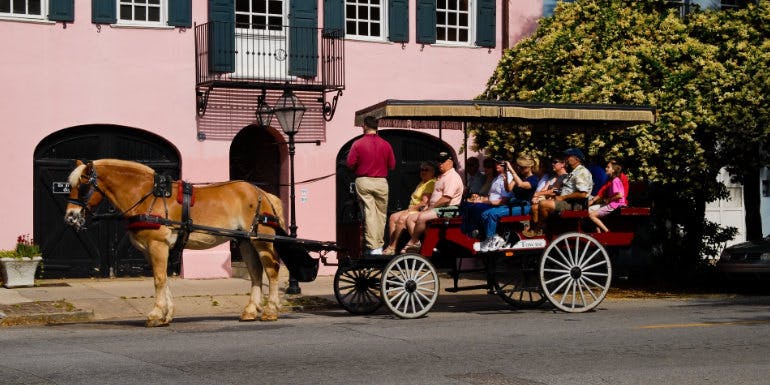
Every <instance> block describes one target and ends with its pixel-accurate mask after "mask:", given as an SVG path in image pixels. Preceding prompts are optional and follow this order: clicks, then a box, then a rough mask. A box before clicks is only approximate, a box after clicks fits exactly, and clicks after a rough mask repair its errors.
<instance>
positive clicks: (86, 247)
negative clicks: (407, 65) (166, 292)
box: [33, 125, 180, 277]
mask: <svg viewBox="0 0 770 385" xmlns="http://www.w3.org/2000/svg"><path fill="white" fill-rule="evenodd" d="M101 158H118V159H127V160H133V161H137V162H141V163H144V164H146V165H148V166H150V167H152V168H153V169H155V171H157V172H159V173H165V174H169V175H172V176H173V177H174V178H179V174H180V173H179V170H180V161H179V153H178V152H177V151H176V149H175V148H174V146H172V145H171V144H170V143H169V142H167V141H166V140H165V139H163V138H161V137H159V136H157V135H155V134H152V133H149V132H146V131H142V130H138V129H134V128H130V127H123V126H114V125H87V126H78V127H73V128H67V129H64V130H61V131H58V132H56V133H53V134H51V135H49V136H48V137H46V138H45V139H43V140H42V141H41V142H40V144H38V146H37V148H36V149H35V155H34V170H33V177H34V186H33V194H34V203H33V211H34V213H33V215H34V224H33V237H34V238H35V240H36V241H37V242H38V243H40V245H41V248H42V250H43V255H44V256H45V260H44V264H45V269H44V270H43V275H44V276H45V277H108V276H133V275H150V274H151V271H150V269H149V265H148V264H147V262H146V261H145V259H144V256H143V255H142V254H141V253H140V252H139V251H137V250H136V249H134V247H133V246H131V244H130V242H129V240H128V236H127V233H126V229H125V222H124V221H122V220H119V219H114V220H102V221H98V222H93V223H90V224H89V226H88V228H87V229H85V230H83V231H80V232H75V231H74V230H73V229H72V227H70V226H67V225H65V224H64V220H63V219H62V218H64V210H65V207H66V201H65V199H66V197H67V195H66V194H62V193H60V192H59V191H54V188H53V184H54V182H66V181H67V177H68V176H69V173H70V172H71V171H72V169H73V168H74V165H75V160H76V159H81V160H94V159H101ZM114 212H115V208H114V207H112V205H110V204H109V202H107V201H106V200H104V201H103V202H102V204H101V205H99V207H97V209H96V213H97V214H107V213H114ZM172 272H178V265H177V266H173V267H172Z"/></svg>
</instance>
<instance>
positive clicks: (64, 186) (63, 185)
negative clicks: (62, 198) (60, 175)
mask: <svg viewBox="0 0 770 385" xmlns="http://www.w3.org/2000/svg"><path fill="white" fill-rule="evenodd" d="M51 191H52V192H53V193H54V194H69V193H70V184H69V182H53V185H52V186H51Z"/></svg>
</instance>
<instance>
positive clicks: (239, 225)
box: [65, 100, 655, 326]
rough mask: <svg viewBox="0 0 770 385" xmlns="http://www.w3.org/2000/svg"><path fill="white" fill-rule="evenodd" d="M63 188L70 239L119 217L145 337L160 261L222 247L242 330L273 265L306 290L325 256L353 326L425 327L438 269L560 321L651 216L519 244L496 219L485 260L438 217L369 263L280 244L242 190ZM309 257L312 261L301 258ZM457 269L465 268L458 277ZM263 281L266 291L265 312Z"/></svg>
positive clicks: (104, 164) (350, 246) (492, 115)
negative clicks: (417, 323) (95, 221)
mask: <svg viewBox="0 0 770 385" xmlns="http://www.w3.org/2000/svg"><path fill="white" fill-rule="evenodd" d="M367 116H373V117H375V118H378V119H380V121H381V122H382V125H383V126H388V127H406V128H418V129H419V128H437V129H439V130H443V129H462V130H463V132H465V128H466V125H467V124H468V123H493V124H494V123H497V124H517V125H521V126H525V127H528V128H529V129H534V130H537V129H541V128H542V129H546V130H553V129H560V128H562V127H571V128H574V127H576V126H578V127H587V128H590V129H591V130H604V129H617V128H623V127H628V126H633V125H638V124H644V123H650V122H653V121H654V117H655V113H654V110H653V109H652V108H650V107H634V106H617V105H612V106H611V105H564V104H560V105H557V104H532V103H521V102H502V101H478V100H474V101H403V100H401V101H400V100H386V101H384V102H382V103H378V104H375V105H373V106H371V107H368V108H365V109H362V110H360V111H358V112H356V116H355V121H356V124H357V125H361V123H362V122H363V120H364V118H365V117H367ZM466 138H467V136H466ZM69 183H70V185H71V191H70V195H69V198H68V203H67V208H66V213H65V221H66V222H67V223H68V224H70V225H72V226H73V227H74V228H75V229H76V230H77V229H81V228H83V226H84V225H85V224H86V219H87V217H88V216H89V215H92V211H93V208H94V207H96V206H97V205H98V204H99V202H100V201H101V200H102V199H108V200H110V202H111V203H112V204H113V206H115V207H116V208H117V209H118V211H119V213H118V214H116V215H117V216H122V217H124V218H125V219H127V220H128V226H127V228H128V230H129V237H130V239H131V242H132V244H133V245H134V246H135V247H136V248H138V249H139V250H141V251H142V252H143V253H144V254H145V256H146V258H147V260H148V262H149V263H150V265H151V266H152V269H153V276H154V278H155V280H154V281H155V306H154V308H153V310H152V311H151V312H150V313H149V314H148V317H147V326H163V325H168V324H169V323H170V322H171V319H172V317H173V301H172V296H171V291H170V289H169V287H168V286H167V270H166V269H167V266H168V263H169V258H173V257H174V256H175V255H179V254H180V253H181V250H182V249H183V248H189V249H207V248H210V247H213V246H216V245H218V244H221V243H223V242H227V241H229V240H236V241H237V243H238V244H239V248H240V251H241V254H242V256H243V258H244V261H246V265H247V268H248V269H249V273H250V276H251V295H250V296H249V302H248V303H247V305H246V307H245V308H244V310H243V313H242V314H241V320H244V321H250V320H255V319H258V318H259V319H261V320H265V321H272V320H276V319H277V318H278V309H279V307H280V301H279V294H278V287H277V286H278V266H279V258H280V260H283V262H284V264H286V266H287V267H288V268H289V271H290V272H291V274H292V275H293V276H294V277H295V278H297V279H298V280H300V281H309V280H313V279H315V276H316V273H317V271H318V264H319V260H320V261H322V262H323V263H324V264H329V265H331V263H328V260H327V258H326V256H325V255H326V253H328V252H329V251H335V252H336V254H337V263H336V265H337V272H336V274H335V277H334V284H333V285H334V294H335V296H336V298H337V300H338V302H339V303H340V305H341V306H342V307H343V308H344V309H345V310H347V311H348V312H350V313H353V314H368V313H371V312H374V311H376V310H377V309H378V308H380V307H381V306H382V305H383V304H385V305H386V306H387V307H388V308H389V309H390V310H391V311H392V312H393V313H394V314H395V315H397V316H399V317H402V318H416V317H420V316H423V315H425V314H426V313H428V312H429V311H430V309H431V308H432V307H433V305H434V304H435V302H436V299H437V297H438V295H439V292H440V290H441V287H440V283H439V281H440V279H439V275H438V271H437V268H448V271H449V274H450V276H451V277H452V278H453V286H452V287H450V288H446V291H448V292H456V291H459V290H467V289H487V290H488V291H489V292H490V293H493V294H497V295H499V296H500V297H502V299H503V300H505V301H506V302H507V303H509V304H510V305H512V306H514V307H521V308H528V307H535V306H539V305H541V304H543V303H545V302H546V301H549V302H550V303H552V304H553V305H554V306H556V307H557V308H559V309H561V310H563V311H566V312H585V311H588V310H591V309H593V308H595V307H596V306H597V305H599V303H601V301H602V300H603V299H604V297H605V295H606V294H607V291H608V290H609V287H610V283H611V281H612V275H613V272H612V260H611V254H612V253H611V252H614V251H617V250H620V249H627V248H629V247H630V246H631V243H632V241H633V239H634V236H635V232H636V230H637V228H638V227H639V226H640V224H641V223H643V222H644V220H645V218H646V217H648V216H649V213H650V210H649V208H646V207H624V208H621V209H620V210H618V212H616V213H614V215H613V217H611V218H607V220H606V221H605V222H607V221H609V222H611V227H612V229H613V231H612V232H605V233H593V232H591V229H590V227H588V228H586V227H585V225H586V223H587V222H586V221H585V219H586V217H587V212H585V211H567V212H562V213H561V216H560V217H559V218H554V219H553V223H551V224H549V226H548V230H549V232H547V233H546V234H545V236H543V237H538V238H523V237H522V235H521V232H522V223H524V222H526V221H529V216H528V215H527V216H523V215H509V216H504V217H502V218H501V219H500V225H499V226H498V234H500V235H502V236H504V237H505V239H506V240H507V242H508V246H507V247H505V248H503V249H500V250H495V251H492V252H481V251H479V250H477V249H476V248H474V244H475V243H476V240H475V239H473V238H471V237H469V236H467V235H465V234H464V233H463V232H462V231H460V224H461V222H462V218H459V217H457V216H444V217H440V218H437V219H435V220H433V221H431V222H429V223H428V227H427V229H426V232H425V234H424V239H423V240H422V247H421V249H420V250H419V252H416V253H404V254H400V255H396V256H373V255H363V254H361V253H359V252H357V250H360V243H358V242H360V234H358V235H359V236H358V237H356V236H347V237H345V239H344V240H343V242H340V243H337V242H324V241H315V240H308V239H299V238H296V237H292V236H287V234H286V232H285V228H286V227H285V225H284V224H283V209H282V206H281V202H280V199H279V198H278V197H276V196H274V195H272V194H269V193H267V192H265V191H263V190H261V189H259V188H258V187H256V186H253V185H251V184H249V183H246V182H243V181H230V182H222V183H215V184H211V185H206V186H192V185H191V184H189V183H186V182H184V181H172V180H171V178H169V177H167V176H164V175H159V174H157V173H156V172H155V171H154V170H152V169H151V168H149V167H147V166H144V165H142V164H139V163H135V162H128V161H121V160H112V159H102V160H96V161H93V162H87V163H83V162H78V163H77V166H76V167H75V169H74V170H73V171H72V173H71V174H70V178H69ZM196 202H197V203H196ZM608 224H610V223H608ZM351 240H353V241H351ZM608 250H609V251H610V252H608ZM309 252H317V253H319V254H320V255H321V257H320V258H312V257H311V256H310V255H309ZM464 260H472V261H474V262H476V264H475V265H476V266H475V267H474V268H472V269H468V268H466V267H465V266H466V264H464V263H463V261H464ZM263 271H264V272H265V273H266V274H267V277H268V281H269V285H268V288H269V294H268V300H267V302H266V303H265V304H263V303H262V299H263V295H262V274H263ZM468 274H471V275H474V276H476V277H477V276H478V275H479V274H481V276H482V277H483V279H482V280H483V281H485V283H483V284H477V285H466V286H460V285H459V281H460V277H461V276H463V277H465V276H467V275H468Z"/></svg>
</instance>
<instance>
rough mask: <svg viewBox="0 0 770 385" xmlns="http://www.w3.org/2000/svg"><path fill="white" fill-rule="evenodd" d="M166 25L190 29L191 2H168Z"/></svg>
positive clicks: (176, 0) (189, 0)
mask: <svg viewBox="0 0 770 385" xmlns="http://www.w3.org/2000/svg"><path fill="white" fill-rule="evenodd" d="M168 25H173V26H174V27H184V28H190V27H192V0H168Z"/></svg>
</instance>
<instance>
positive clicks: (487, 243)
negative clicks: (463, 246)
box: [479, 238, 494, 253]
mask: <svg viewBox="0 0 770 385" xmlns="http://www.w3.org/2000/svg"><path fill="white" fill-rule="evenodd" d="M492 241H494V238H487V239H485V240H483V241H481V242H479V251H481V252H482V253H486V252H487V251H490V250H491V249H490V247H491V246H492Z"/></svg>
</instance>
